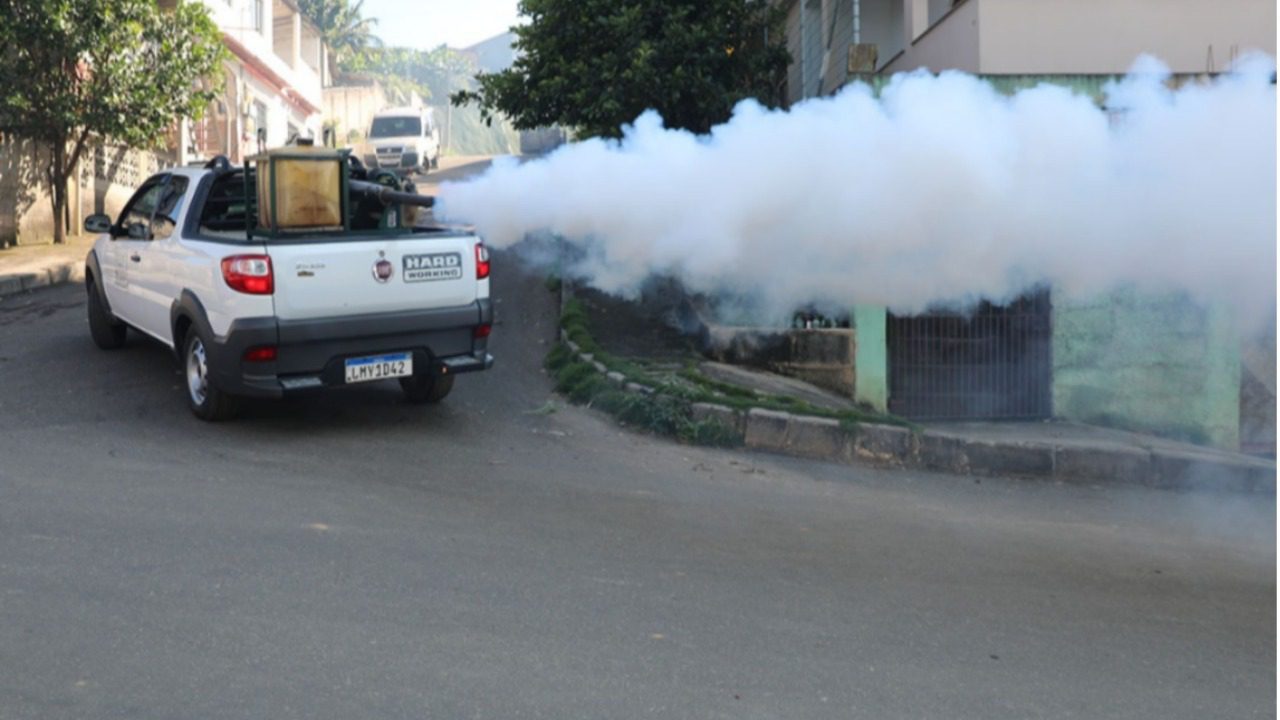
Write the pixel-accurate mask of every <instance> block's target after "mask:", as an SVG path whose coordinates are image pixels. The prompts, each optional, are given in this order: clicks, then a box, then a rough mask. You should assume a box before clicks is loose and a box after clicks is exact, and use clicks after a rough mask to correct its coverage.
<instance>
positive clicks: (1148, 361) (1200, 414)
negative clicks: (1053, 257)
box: [1053, 290, 1240, 449]
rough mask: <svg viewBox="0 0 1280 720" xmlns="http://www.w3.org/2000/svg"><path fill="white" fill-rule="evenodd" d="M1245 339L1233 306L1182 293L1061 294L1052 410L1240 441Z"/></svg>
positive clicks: (1231, 443)
mask: <svg viewBox="0 0 1280 720" xmlns="http://www.w3.org/2000/svg"><path fill="white" fill-rule="evenodd" d="M1239 347H1240V346H1239V341H1238V339H1237V338H1236V336H1235V332H1234V328H1233V327H1232V323H1231V318H1230V315H1229V313H1228V312H1227V311H1226V310H1224V309H1222V308H1204V307H1200V306H1197V305H1196V304H1194V303H1193V302H1191V301H1190V300H1189V299H1187V298H1186V297H1183V296H1165V297H1145V296H1142V295H1139V294H1138V293H1136V292H1133V291H1128V290H1126V291H1120V292H1115V293H1112V294H1110V295H1107V296H1104V297H1101V298H1098V299H1096V300H1092V301H1088V302H1074V303H1072V302H1062V301H1058V302H1056V303H1055V307H1054V327H1053V407H1054V414H1055V416H1057V417H1060V418H1063V419H1067V420H1077V421H1080V422H1086V423H1094V424H1100V425H1111V426H1117V427H1123V428H1125V429H1130V430H1137V431H1143V432H1152V433H1156V434H1160V435H1167V436H1172V437H1179V438H1183V439H1189V440H1193V441H1197V442H1202V443H1209V444H1212V445H1214V446H1216V447H1221V448H1227V449H1236V448H1237V447H1239V441H1240V437H1239V417H1240V416H1239V407H1240V405H1239V393H1240V350H1239Z"/></svg>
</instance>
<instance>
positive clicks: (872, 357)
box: [851, 305, 889, 412]
mask: <svg viewBox="0 0 1280 720" xmlns="http://www.w3.org/2000/svg"><path fill="white" fill-rule="evenodd" d="M851 316H852V320H853V329H854V362H853V369H854V381H853V387H854V392H853V399H854V400H856V401H858V402H860V403H866V404H867V405H870V406H871V407H873V408H875V409H876V410H879V411H881V412H887V411H888V409H889V343H888V336H887V335H886V334H885V332H886V329H885V320H886V318H887V316H888V313H887V312H886V311H885V308H884V306H882V305H857V306H855V307H854V308H853V312H852V313H851Z"/></svg>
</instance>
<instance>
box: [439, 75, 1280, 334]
mask: <svg viewBox="0 0 1280 720" xmlns="http://www.w3.org/2000/svg"><path fill="white" fill-rule="evenodd" d="M1273 70H1274V63H1273V62H1272V61H1271V60H1270V59H1269V58H1265V57H1254V58H1251V59H1250V60H1248V61H1246V62H1245V63H1243V64H1242V65H1241V66H1240V67H1239V68H1238V71H1237V72H1236V73H1233V74H1231V75H1229V76H1222V77H1220V78H1218V79H1217V80H1215V81H1214V82H1212V83H1210V84H1207V85H1200V84H1191V85H1188V86H1185V87H1183V88H1182V89H1180V90H1178V91H1169V90H1168V89H1166V87H1165V86H1164V84H1163V81H1164V80H1165V79H1166V77H1167V72H1166V70H1165V69H1164V67H1163V66H1161V65H1160V64H1159V63H1158V62H1156V61H1154V60H1151V59H1143V60H1140V61H1139V63H1138V64H1137V65H1136V66H1135V68H1134V70H1133V72H1131V73H1130V75H1129V76H1128V77H1127V78H1126V79H1125V80H1123V81H1122V82H1120V83H1118V84H1116V85H1115V86H1113V87H1111V88H1109V92H1108V97H1107V102H1106V108H1107V109H1106V110H1103V109H1100V108H1098V107H1097V106H1096V105H1095V104H1094V103H1093V102H1092V101H1091V99H1089V98H1087V97H1084V96H1081V95H1076V94H1073V93H1071V92H1070V91H1069V90H1066V89H1063V88H1061V87H1055V86H1049V85H1044V86H1041V87H1037V88H1034V89H1030V90H1026V91H1023V92H1019V93H1017V94H1016V95H1014V96H1012V97H1006V96H1002V95H1000V94H998V93H997V92H995V91H994V90H993V89H992V88H991V87H990V86H989V85H987V84H986V83H984V82H982V81H981V80H979V79H977V78H974V77H972V76H968V75H965V74H962V73H955V72H946V73H942V74H941V75H938V76H933V75H930V74H928V73H924V72H921V73H915V74H911V75H905V76H898V77H895V78H894V79H893V80H892V81H891V82H890V83H889V85H888V86H887V87H885V88H884V89H883V91H882V92H881V93H880V97H879V98H876V97H874V96H873V94H872V92H871V91H870V90H869V88H867V87H866V86H863V85H854V86H852V87H849V88H846V89H845V90H843V91H842V92H841V93H840V94H838V95H836V96H834V97H831V98H824V99H816V100H810V101H807V102H803V103H800V104H798V105H796V106H794V107H793V108H791V109H790V110H789V111H768V110H765V109H763V108H761V107H760V106H759V105H757V104H755V103H753V102H744V103H742V104H741V105H739V106H738V107H737V108H736V110H735V111H734V114H733V117H732V119H731V120H730V121H729V122H727V123H725V124H724V125H721V126H719V127H717V128H715V129H714V130H713V131H712V132H711V134H710V135H707V136H695V135H692V134H690V133H687V132H683V131H676V130H667V129H664V128H663V127H662V120H661V118H660V117H658V115H657V114H655V113H652V112H649V113H645V114H644V115H642V116H641V117H640V118H639V119H638V120H637V121H636V123H635V124H634V125H633V126H630V127H628V128H626V133H625V137H624V138H623V139H622V140H621V141H618V142H606V141H600V140H592V141H588V142H582V143H577V144H573V145H570V146H566V147H564V148H562V149H560V150H559V151H557V152H555V153H553V154H551V155H550V156H548V157H546V158H543V159H538V160H533V161H530V162H526V163H523V164H520V163H517V162H515V161H514V160H507V161H505V162H503V161H500V162H496V163H495V165H494V167H493V168H492V169H491V170H490V171H489V172H487V173H486V174H485V175H483V176H481V177H480V178H478V179H476V180H474V181H471V182H466V183H459V184H450V185H445V186H444V187H443V188H442V189H441V195H440V200H439V205H438V208H439V210H438V214H439V215H441V216H443V217H447V218H449V219H455V220H464V221H467V222H471V223H474V224H475V225H476V227H477V230H478V231H479V232H480V233H481V234H482V235H483V236H484V237H486V238H487V240H488V242H490V243H491V244H493V245H495V246H499V247H502V246H507V245H511V244H513V243H516V242H518V241H519V240H520V239H521V238H522V237H524V236H525V235H526V234H527V233H532V232H537V231H550V232H553V233H556V234H558V235H561V236H563V237H565V238H566V239H568V240H569V241H570V242H573V243H575V244H578V245H580V246H581V247H582V248H584V249H585V250H586V251H587V254H586V258H587V259H586V260H585V261H583V263H582V264H581V266H580V267H578V268H577V270H578V271H580V272H581V273H583V274H584V275H585V276H586V277H587V278H588V279H589V280H590V282H592V283H593V284H594V285H596V286H597V287H599V288H601V289H602V290H606V291H610V292H617V293H623V294H626V293H629V292H631V291H633V290H635V289H636V288H637V287H638V286H639V284H640V283H641V282H642V281H643V280H644V279H645V278H646V277H647V276H649V275H650V274H651V273H655V272H657V273H670V274H674V275H676V276H678V277H680V278H681V279H683V280H684V282H685V283H686V285H688V286H690V287H692V288H693V289H696V290H701V291H707V292H717V291H731V292H735V293H746V294H749V295H751V296H753V297H755V298H756V299H758V300H760V301H762V302H763V303H764V304H765V306H766V307H768V308H770V309H772V310H773V311H774V312H776V313H777V315H778V316H780V317H781V316H785V315H786V314H787V313H789V312H790V311H791V310H792V309H793V308H794V307H796V306H798V305H801V304H804V303H807V302H811V301H817V302H819V303H830V304H839V305H849V304H852V303H874V304H883V305H888V306H890V307H891V308H893V309H896V310H899V311H918V310H921V309H923V308H924V307H925V306H926V305H927V304H930V303H933V302H939V301H941V302H950V303H966V302H971V301H973V300H976V299H978V298H986V299H991V300H997V301H999V300H1002V299H1007V298H1010V297H1012V296H1014V295H1016V294H1018V293H1019V292H1021V291H1023V290H1025V289H1026V288H1028V287H1029V286H1031V285H1034V284H1036V283H1042V282H1046V283H1049V284H1051V286H1052V287H1053V288H1054V292H1055V293H1056V294H1058V296H1066V297H1068V298H1070V297H1080V296H1088V295H1090V294H1093V293H1097V292H1102V291H1106V290H1109V289H1112V288H1114V287H1117V286H1121V285H1125V284H1133V285H1136V286H1137V287H1138V288H1139V289H1141V290H1144V291H1150V292H1166V291H1185V292H1189V293H1191V294H1192V296H1193V297H1195V298H1197V299H1199V300H1201V301H1206V302H1229V303H1232V304H1233V305H1235V306H1236V308H1237V309H1238V310H1239V311H1240V312H1241V313H1242V315H1244V317H1243V318H1242V319H1245V320H1247V319H1248V318H1254V319H1257V318H1261V317H1264V316H1268V315H1269V314H1270V313H1271V311H1272V310H1273V309H1274V303H1275V268H1276V259H1275V258H1276V208H1275V198H1276V167H1275V158H1276V145H1275V143H1276V125H1275V123H1276V94H1275V86H1274V85H1273V84H1272V83H1271V77H1272V75H1271V73H1272V72H1273Z"/></svg>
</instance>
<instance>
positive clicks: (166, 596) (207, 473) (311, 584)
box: [0, 254, 1276, 720]
mask: <svg viewBox="0 0 1280 720" xmlns="http://www.w3.org/2000/svg"><path fill="white" fill-rule="evenodd" d="M494 274H495V278H496V279H495V293H496V297H497V298H498V301H499V304H498V313H499V316H498V317H499V324H498V326H497V327H496V329H495V332H494V337H493V345H492V349H493V352H494V354H495V355H496V356H497V358H498V365H497V366H496V368H495V369H494V370H493V371H491V372H489V373H486V374H481V375H475V376H469V377H465V378H460V379H459V381H458V384H457V387H456V388H455V390H454V394H453V395H452V396H451V397H450V398H449V399H448V400H447V401H446V402H445V404H444V405H442V406H439V407H432V408H420V407H413V406H408V405H405V404H404V403H403V402H402V401H401V399H400V395H399V392H398V388H397V387H396V386H395V385H394V384H387V385H383V386H375V387H366V388H362V389H353V390H348V391H342V392H334V393H331V394H328V395H322V396H319V397H312V398H304V399H296V400H288V401H284V402H280V403H260V404H255V405H252V406H250V407H249V408H248V410H247V412H246V415H245V417H243V418H242V419H241V420H240V421H238V422H235V423H231V424H222V425H209V424H204V423H201V422H199V421H197V420H196V419H194V418H193V417H192V416H191V415H190V413H189V412H188V411H187V409H186V407H185V405H184V401H183V396H182V390H181V389H180V377H179V375H178V373H177V370H176V367H175V365H174V364H173V363H172V362H171V361H170V359H169V357H168V356H167V355H166V353H165V352H164V351H163V350H161V349H160V348H159V347H158V346H156V345H154V344H151V343H148V342H144V341H140V340H137V339H135V340H133V341H131V342H130V344H129V345H128V346H127V347H126V348H124V349H122V350H120V351H116V352H110V353H107V352H101V351H98V350H97V349H95V348H94V347H93V346H92V344H91V343H90V340H89V335H88V327H87V324H86V321H85V319H84V311H85V308H84V301H83V291H82V290H81V289H80V288H77V287H61V288H55V289H50V290H44V291H38V292H36V293H33V294H30V295H25V296H20V297H15V298H9V299H4V300H0V618H2V619H3V622H0V718H5V719H8V718H42V719H46V718H123V717H128V718H135V717H136V718H273V719H286V718H553V719H561V718H636V717H662V718H788V719H792V718H983V719H991V718H1101V717H1124V718H1161V719H1169V718H1194V719H1195V720H1204V719H1205V718H1251V717H1274V716H1275V705H1274V702H1275V693H1276V682H1275V678H1276V675H1275V668H1276V654H1275V638H1276V625H1275V617H1276V614H1275V568H1276V565H1275V562H1276V560H1275V513H1274V504H1273V501H1271V500H1269V499H1259V498H1241V497H1235V496H1232V497H1223V496H1210V495H1194V494H1178V493H1170V492H1162V491H1151V490H1133V489H1126V490H1116V489H1112V488H1097V487H1073V486H1057V485H1052V484H1046V483H1043V482H1011V481H1010V482H1006V481H997V480H984V481H982V482H981V483H977V482H975V481H974V480H972V479H968V478H960V477H951V476H944V475H929V474H920V473H909V472H898V471H878V470H873V469H867V468H850V467H841V466H835V465H827V464H822V463H811V462H800V461H791V460H786V459H783V458H775V457H769V456H758V455H750V454H745V453H739V452H727V451H717V450H707V449H700V448H691V447H684V446H680V445H676V444H673V443H669V442H666V441H662V440H657V439H653V438H649V437H645V436H640V435H635V434H631V433H628V432H625V431H623V430H620V429H619V428H617V427H616V426H615V425H613V424H612V422H611V421H609V420H608V419H606V418H603V417H601V416H598V415H596V414H595V413H593V412H592V411H590V410H584V409H579V408H573V407H562V408H560V409H559V410H558V411H557V412H554V413H551V414H539V413H535V412H533V411H534V410H535V409H537V408H539V407H540V406H543V404H544V403H545V402H546V401H547V400H548V399H549V398H550V397H552V395H551V392H550V386H549V383H548V380H547V378H546V377H545V376H544V375H543V373H542V372H541V370H540V367H539V365H540V359H541V356H542V354H543V353H544V352H545V351H546V350H547V348H548V343H550V342H552V340H553V338H554V334H555V329H554V324H555V316H554V309H555V304H554V299H553V297H552V296H551V295H550V294H549V293H547V291H546V290H545V288H543V286H542V282H541V280H542V278H541V276H540V275H539V274H537V273H525V272H523V271H521V270H520V268H519V264H518V262H517V261H516V259H515V258H514V257H513V256H511V255H509V254H498V255H497V258H496V262H495V270H494Z"/></svg>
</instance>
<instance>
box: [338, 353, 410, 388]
mask: <svg viewBox="0 0 1280 720" xmlns="http://www.w3.org/2000/svg"><path fill="white" fill-rule="evenodd" d="M412 374H413V354H412V353H407V352H403V353H391V354H389V355H370V356H369V357H358V358H348V359H347V383H348V384H349V383H362V382H373V381H374V380H386V379H387V378H398V377H409V376H410V375H412Z"/></svg>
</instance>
